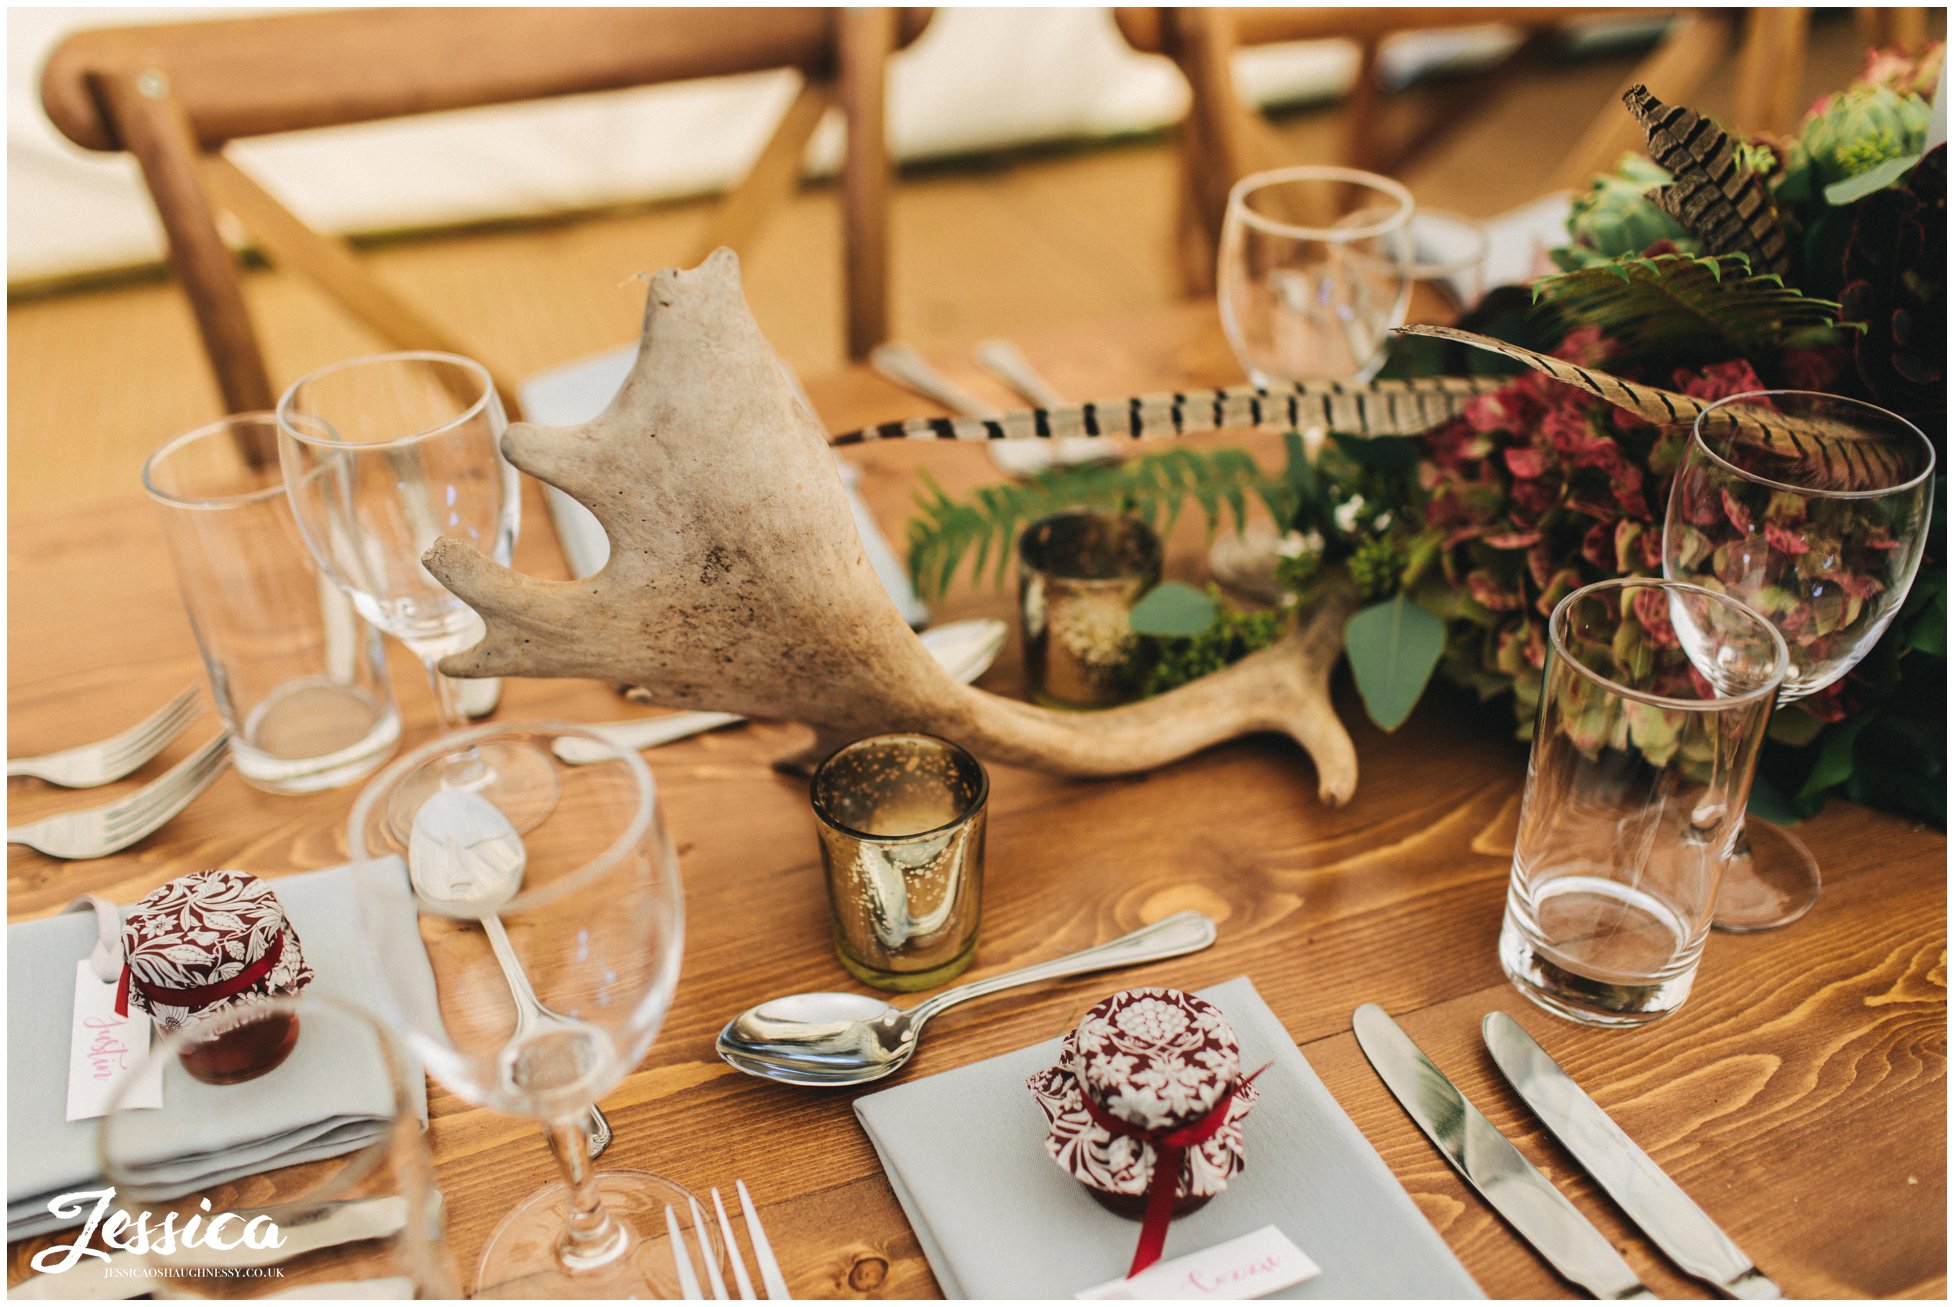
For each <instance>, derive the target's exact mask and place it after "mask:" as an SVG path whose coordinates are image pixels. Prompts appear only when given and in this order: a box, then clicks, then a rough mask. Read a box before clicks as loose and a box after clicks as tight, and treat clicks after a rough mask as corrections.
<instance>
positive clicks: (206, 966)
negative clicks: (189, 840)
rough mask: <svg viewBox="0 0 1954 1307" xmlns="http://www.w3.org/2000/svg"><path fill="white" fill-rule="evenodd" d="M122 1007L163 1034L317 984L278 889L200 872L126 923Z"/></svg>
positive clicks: (235, 874)
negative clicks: (145, 1018) (131, 1009)
mask: <svg viewBox="0 0 1954 1307" xmlns="http://www.w3.org/2000/svg"><path fill="white" fill-rule="evenodd" d="M122 959H123V962H122V968H123V969H122V984H121V990H120V992H119V993H118V995H117V1006H118V1008H121V1009H123V1010H125V1011H126V1007H125V1004H126V1005H127V1006H132V1007H134V1008H136V1009H137V1010H138V1011H142V1012H147V1013H148V1014H149V1015H150V1017H151V1018H152V1019H154V1020H155V1022H156V1024H157V1025H158V1026H161V1027H162V1028H163V1029H164V1030H177V1029H180V1028H181V1027H183V1026H184V1025H185V1024H187V1023H188V1022H189V1021H190V1019H191V1018H192V1017H199V1018H201V1017H204V1016H208V1015H210V1014H212V1013H215V1012H221V1011H224V1010H225V1009H228V1008H233V1007H237V1006H240V1005H242V1004H246V1003H251V1002H254V1001H259V1000H262V999H264V998H267V997H272V996H277V995H285V994H296V993H298V991H299V990H301V989H303V988H305V986H306V985H308V984H310V983H311V981H312V968H311V967H310V966H309V965H308V964H307V963H306V960H305V952H304V950H303V949H302V948H301V947H300V945H299V937H298V932H297V931H295V930H294V929H292V924H291V923H290V922H289V921H287V920H286V919H285V907H284V905H283V904H281V903H280V902H279V901H278V896H277V895H276V894H274V893H272V891H271V887H270V886H269V885H267V884H265V883H264V882H263V881H261V880H259V879H258V878H257V877H256V876H253V875H251V874H250V873H249V872H244V871H230V870H221V869H220V870H215V871H199V872H195V873H193V874H191V875H188V876H181V877H178V878H177V879H176V880H173V881H171V882H169V883H168V884H167V885H164V886H162V887H161V888H159V889H156V890H154V891H152V892H151V893H150V894H149V895H147V896H146V897H145V898H143V900H142V901H141V902H139V903H137V904H136V905H135V906H134V907H132V908H130V909H129V912H128V914H127V916H125V917H124V919H123V922H122Z"/></svg>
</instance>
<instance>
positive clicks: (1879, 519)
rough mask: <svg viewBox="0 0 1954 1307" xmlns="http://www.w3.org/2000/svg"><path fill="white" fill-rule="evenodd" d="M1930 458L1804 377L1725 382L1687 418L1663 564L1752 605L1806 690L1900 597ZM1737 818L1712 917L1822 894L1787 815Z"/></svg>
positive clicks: (1922, 532) (1907, 434) (1889, 419)
mask: <svg viewBox="0 0 1954 1307" xmlns="http://www.w3.org/2000/svg"><path fill="white" fill-rule="evenodd" d="M1773 429H1775V430H1785V431H1787V432H1788V434H1785V435H1780V436H1775V437H1773V436H1769V435H1767V434H1766V432H1767V430H1773ZM1933 472H1934V448H1933V445H1932V444H1931V443H1930V442H1929V441H1928V439H1927V437H1926V436H1925V435H1924V434H1922V432H1921V431H1920V429H1919V428H1918V427H1916V426H1914V425H1913V424H1912V423H1911V422H1908V421H1907V420H1906V419H1905V418H1902V417H1899V416H1897V415H1895V414H1892V413H1889V412H1887V411H1886V410H1885V409H1882V408H1877V407H1875V406H1873V405H1871V404H1864V403H1860V402H1859V401H1857V400H1852V399H1844V398H1841V397H1839V396H1836V395H1822V394H1817V393H1814V392H1811V391H1792V390H1777V391H1758V392H1754V393H1750V394H1744V395H1734V396H1732V397H1730V398H1728V399H1725V400H1721V401H1719V402H1718V403H1716V404H1713V405H1711V406H1710V407H1709V408H1707V409H1705V410H1704V411H1703V412H1702V413H1701V414H1699V415H1698V416H1697V418H1696V421H1695V423H1694V425H1693V427H1692V429H1691V434H1690V441H1689V448H1688V451H1687V452H1686V453H1685V454H1684V456H1683V461H1682V465H1681V467H1679V468H1678V469H1677V472H1676V480H1675V484H1674V485H1673V486H1672V487H1671V489H1670V492H1669V510H1668V513H1667V515H1666V517H1665V520H1664V525H1663V534H1662V571H1663V575H1665V576H1667V577H1669V578H1670V579H1672V580H1679V581H1690V582H1693V583H1695V584H1697V585H1701V586H1704V587H1706V588H1708V589H1711V590H1715V591H1717V592H1718V593H1721V594H1727V595H1730V596H1732V597H1733V598H1736V599H1738V600H1741V601H1742V602H1744V603H1745V604H1748V605H1749V606H1750V607H1752V608H1754V609H1756V610H1757V611H1758V612H1759V613H1761V614H1762V615H1763V616H1764V618H1765V619H1766V620H1767V621H1769V622H1771V623H1772V624H1773V625H1774V626H1776V627H1777V628H1778V630H1779V632H1781V633H1782V634H1783V636H1784V639H1785V643H1786V644H1787V645H1788V646H1789V648H1790V651H1791V653H1790V656H1791V666H1790V670H1789V672H1787V673H1786V675H1785V679H1784V689H1783V691H1782V693H1781V694H1780V696H1779V701H1780V702H1789V701H1791V700H1795V699H1800V698H1803V697H1804V696H1806V695H1809V694H1815V693H1817V692H1818V691H1820V690H1822V689H1824V688H1825V687H1826V686H1828V685H1831V684H1832V683H1833V682H1834V681H1836V680H1838V679H1839V678H1840V677H1841V676H1844V675H1845V674H1846V673H1847V672H1848V671H1850V670H1851V669H1852V668H1853V667H1854V666H1855V665H1856V664H1857V663H1858V662H1859V660H1860V659H1861V658H1863V657H1865V656H1866V654H1867V653H1868V652H1869V651H1870V650H1871V649H1872V647H1873V645H1874V644H1876V643H1877V642H1878V640H1879V637H1880V635H1881V634H1882V633H1884V632H1885V630H1886V628H1887V627H1888V626H1889V625H1891V624H1892V621H1893V618H1894V617H1895V615H1897V614H1898V612H1899V609H1900V605H1901V604H1902V603H1903V602H1904V601H1905V599H1906V595H1907V590H1908V589H1909V588H1910V587H1911V586H1912V584H1913V577H1914V573H1915V572H1917V571H1918V570H1919V567H1920V556H1921V553H1922V551H1923V550H1924V549H1925V548H1926V542H1927V528H1928V523H1929V521H1930V520H1931V518H1932V516H1933V496H1934V486H1933ZM1678 631H1679V633H1680V634H1682V636H1683V638H1684V641H1685V643H1686V645H1690V646H1695V645H1696V643H1697V642H1696V641H1695V640H1694V639H1693V637H1692V633H1691V632H1689V631H1687V630H1685V629H1684V628H1683V627H1682V626H1681V624H1678ZM1709 652H1710V651H1708V650H1699V653H1698V656H1699V657H1701V656H1708V654H1709ZM1745 827H1746V834H1745V837H1744V839H1743V840H1742V841H1741V842H1740V844H1739V846H1738V851H1737V858H1736V863H1735V865H1733V866H1732V868H1731V870H1730V873H1729V875H1727V876H1726V877H1725V878H1724V889H1723V896H1722V898H1721V899H1720V900H1719V901H1718V903H1717V916H1716V924H1717V926H1718V928H1719V929H1723V930H1736V931H1744V930H1770V929H1773V928H1775V927H1778V926H1784V925H1789V924H1790V923H1791V922H1793V921H1796V920H1797V919H1798V918H1799V917H1802V916H1803V915H1804V914H1805V913H1806V912H1807V911H1809V910H1810V908H1811V906H1812V904H1814V903H1815V902H1817V901H1818V887H1819V874H1818V863H1817V862H1816V860H1815V859H1813V857H1812V855H1811V852H1810V850H1808V849H1807V848H1806V847H1805V846H1804V843H1803V842H1802V841H1800V840H1799V839H1797V838H1796V837H1795V836H1793V835H1792V834H1791V833H1790V832H1788V831H1786V830H1783V829H1782V828H1780V827H1777V826H1773V825H1771V824H1770V823H1768V822H1763V821H1758V820H1755V819H1752V820H1750V821H1748V822H1746V823H1745Z"/></svg>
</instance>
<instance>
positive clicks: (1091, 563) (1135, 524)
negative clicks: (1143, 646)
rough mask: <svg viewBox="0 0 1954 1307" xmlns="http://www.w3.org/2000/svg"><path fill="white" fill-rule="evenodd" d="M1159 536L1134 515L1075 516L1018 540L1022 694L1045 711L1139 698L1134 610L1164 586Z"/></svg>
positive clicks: (1079, 512)
mask: <svg viewBox="0 0 1954 1307" xmlns="http://www.w3.org/2000/svg"><path fill="white" fill-rule="evenodd" d="M1161 553H1162V551H1161V544H1160V537H1159V535H1158V534H1156V533H1155V532H1154V529H1153V528H1152V527H1150V526H1148V525H1147V524H1146V523H1145V522H1143V521H1141V520H1140V519H1139V518H1137V517H1133V516H1131V515H1129V514H1122V513H1109V512H1103V511H1100V510H1098V509H1090V508H1081V509H1072V510H1069V511H1067V512H1063V513H1054V514H1052V515H1051V516H1050V517H1044V518H1040V519H1039V520H1038V521H1036V522H1033V523H1032V524H1031V525H1030V526H1028V527H1026V528H1025V529H1024V534H1023V535H1021V536H1019V537H1018V613H1019V618H1020V621H1021V622H1022V632H1023V636H1024V665H1025V681H1026V689H1027V690H1028V691H1029V693H1030V695H1031V699H1032V701H1033V702H1035V703H1039V704H1042V705H1044V706H1045V707H1048V708H1110V707H1112V706H1114V705H1115V704H1121V703H1126V702H1128V701H1130V700H1132V699H1135V698H1138V697H1139V677H1138V674H1137V671H1138V669H1137V668H1136V666H1135V663H1136V657H1137V655H1138V653H1139V645H1140V642H1139V639H1138V637H1137V636H1135V635H1134V633H1133V626H1132V620H1131V619H1132V613H1133V606H1134V605H1135V604H1137V603H1138V602H1139V601H1140V598H1141V596H1142V595H1144V594H1146V593H1147V591H1149V590H1151V589H1153V588H1154V587H1155V586H1156V585H1159V584H1160V564H1161Z"/></svg>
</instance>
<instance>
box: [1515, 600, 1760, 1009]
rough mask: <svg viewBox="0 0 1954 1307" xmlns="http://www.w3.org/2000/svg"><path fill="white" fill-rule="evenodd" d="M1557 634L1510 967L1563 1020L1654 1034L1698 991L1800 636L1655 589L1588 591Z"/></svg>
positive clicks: (1544, 697)
mask: <svg viewBox="0 0 1954 1307" xmlns="http://www.w3.org/2000/svg"><path fill="white" fill-rule="evenodd" d="M1631 613H1632V614H1633V615H1634V616H1635V617H1636V618H1637V619H1638V620H1637V621H1636V622H1635V623H1632V624H1631V623H1627V622H1625V620H1624V618H1625V615H1628V614H1631ZM1547 625H1548V636H1549V642H1550V648H1549V653H1548V657H1547V668H1546V675H1545V679H1544V682H1543V684H1542V687H1541V697H1540V711H1539V714H1538V715H1537V716H1536V718H1535V719H1534V731H1533V755H1532V758H1531V759H1530V760H1529V762H1528V764H1527V784H1526V795H1525V798H1524V800H1523V802H1522V804H1521V808H1520V830H1519V836H1518V838H1517V840H1516V841H1515V844H1514V848H1513V871H1512V876H1511V879H1510V882H1509V886H1508V890H1507V897H1506V921H1505V924H1504V925H1503V926H1502V927H1501V929H1500V936H1499V958H1500V964H1501V966H1503V967H1504V968H1505V970H1506V974H1507V975H1508V976H1509V977H1511V979H1512V981H1513V983H1514V984H1515V985H1516V986H1518V987H1519V990H1520V992H1521V993H1523V994H1525V995H1526V996H1527V997H1528V998H1530V999H1532V1000H1533V1001H1534V1002H1535V1003H1538V1004H1539V1005H1540V1006H1541V1007H1544V1008H1546V1009H1547V1010H1548V1011H1550V1012H1554V1013H1557V1014H1558V1015H1560V1016H1564V1017H1568V1018H1571V1019H1572V1020H1575V1021H1581V1022H1586V1023H1588V1024H1591V1025H1601V1026H1634V1025H1641V1024H1643V1023H1645V1022H1648V1021H1653V1020H1655V1019H1656V1018H1658V1017H1662V1016H1666V1015H1668V1014H1669V1013H1671V1012H1674V1011H1675V1010H1676V1009H1677V1008H1678V1007H1679V1006H1681V1005H1682V1002H1683V1000H1684V999H1685V998H1686V997H1688V995H1689V989H1690V984H1691V982H1692V980H1693V979H1694V977H1695V974H1696V964H1697V961H1698V959H1699V958H1700V957H1701V956H1702V952H1703V943H1704V940H1705V938H1706V937H1707V936H1708V934H1709V930H1710V918H1711V914H1712V912H1713V911H1714V909H1715V906H1716V898H1717V885H1718V882H1719V881H1720V880H1721V878H1722V875H1723V870H1724V867H1725V865H1726V863H1727V862H1728V860H1729V858H1730V856H1731V853H1732V850H1733V847H1734V845H1735V842H1736V839H1737V836H1738V833H1739V832H1740V831H1741V829H1742V824H1741V823H1742V819H1743V812H1744V804H1745V802H1746V801H1747V800H1748V798H1749V796H1750V785H1751V778H1752V776H1753V774H1754V772H1755V770H1756V765H1757V753H1758V749H1759V748H1760V747H1761V745H1762V744H1763V740H1764V732H1765V729H1766V727H1767V726H1768V725H1769V723H1770V717H1771V707H1772V704H1773V703H1774V702H1775V701H1776V697H1777V693H1778V687H1779V686H1780V685H1781V684H1782V683H1783V681H1784V673H1785V665H1786V657H1785V644H1784V638H1783V637H1782V636H1780V635H1779V634H1778V633H1777V631H1776V630H1775V629H1774V628H1773V627H1772V626H1771V625H1770V623H1768V622H1766V621H1765V620H1764V619H1763V618H1761V617H1759V616H1758V615H1757V614H1756V613H1754V612H1752V611H1751V610H1750V609H1748V608H1746V607H1744V606H1743V605H1742V604H1740V603H1737V602H1736V601H1735V600H1732V599H1728V598H1725V597H1724V596H1722V595H1718V594H1714V593H1712V592H1711V591H1708V590H1705V589H1702V588H1700V587H1698V586H1691V585H1683V584H1680V583H1678V582H1673V581H1653V580H1639V579H1624V580H1615V581H1602V582H1599V583H1597V584H1595V585H1591V586H1586V587H1584V588H1582V589H1580V590H1576V591H1575V592H1574V593H1573V594H1570V595H1568V596H1567V597H1566V598H1565V599H1563V600H1561V602H1560V603H1559V604H1558V605H1557V606H1556V607H1555V609H1554V612H1553V616H1552V617H1551V618H1549V619H1548V624H1547ZM1686 630H1687V631H1691V632H1694V633H1696V638H1697V639H1698V640H1700V641H1701V642H1702V645H1701V648H1700V649H1699V650H1696V651H1690V650H1686V649H1685V647H1684V639H1683V638H1682V637H1681V636H1680V635H1679V633H1680V632H1683V631H1686ZM1693 652H1694V653H1696V654H1700V655H1703V657H1702V661H1701V663H1700V664H1699V663H1698V661H1697V659H1696V657H1693V656H1692V653H1693ZM1699 666H1700V667H1701V668H1702V669H1703V670H1700V671H1699V670H1698V669H1699Z"/></svg>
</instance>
